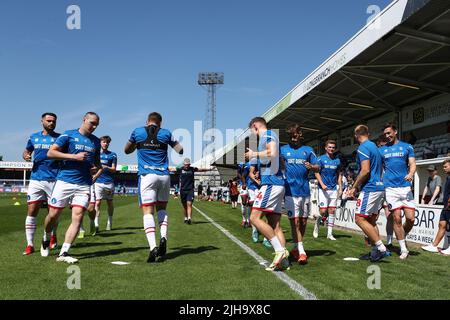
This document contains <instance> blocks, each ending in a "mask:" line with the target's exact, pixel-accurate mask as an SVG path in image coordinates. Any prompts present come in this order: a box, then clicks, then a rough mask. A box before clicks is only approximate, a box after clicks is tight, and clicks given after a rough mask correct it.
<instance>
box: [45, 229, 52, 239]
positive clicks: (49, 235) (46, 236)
mask: <svg viewBox="0 0 450 320" xmlns="http://www.w3.org/2000/svg"><path fill="white" fill-rule="evenodd" d="M51 236H52V233H51V232H49V233H47V232H45V230H44V238H43V240H44V241H50V237H51Z"/></svg>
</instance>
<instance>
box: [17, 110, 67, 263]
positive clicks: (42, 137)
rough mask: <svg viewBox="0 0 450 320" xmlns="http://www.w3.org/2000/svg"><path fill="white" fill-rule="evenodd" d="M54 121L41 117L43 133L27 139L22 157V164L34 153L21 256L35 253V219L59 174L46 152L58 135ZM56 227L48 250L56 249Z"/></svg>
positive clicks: (51, 117)
mask: <svg viewBox="0 0 450 320" xmlns="http://www.w3.org/2000/svg"><path fill="white" fill-rule="evenodd" d="M56 119H57V116H56V114H54V113H51V112H46V113H44V114H43V115H42V117H41V123H42V127H43V130H42V131H39V132H36V133H33V134H32V135H31V136H30V138H29V139H28V142H27V146H26V147H25V150H24V151H23V155H22V156H23V159H24V160H25V161H31V155H32V154H33V152H34V158H33V168H32V169H31V177H30V184H29V185H28V191H27V203H28V214H27V218H26V220H25V235H26V239H27V247H26V248H25V251H24V252H23V254H24V255H29V254H31V253H33V252H34V234H35V232H36V219H37V215H38V213H39V208H40V207H41V205H42V204H43V203H48V202H49V201H50V196H51V194H52V190H53V187H54V186H55V182H56V176H57V174H58V171H59V166H60V163H59V162H58V161H55V160H52V159H49V158H48V157H47V152H48V149H49V148H50V146H51V145H52V144H53V143H54V142H55V141H56V139H57V138H58V137H59V133H56V132H55V128H56ZM57 227H58V223H55V226H54V228H53V230H52V234H51V237H50V248H51V249H54V248H56V246H57V238H56V229H57Z"/></svg>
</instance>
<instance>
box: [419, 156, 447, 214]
mask: <svg viewBox="0 0 450 320" xmlns="http://www.w3.org/2000/svg"><path fill="white" fill-rule="evenodd" d="M427 170H428V173H429V175H430V177H429V178H428V181H427V184H426V186H425V188H424V189H423V193H422V201H421V202H420V203H421V204H429V205H434V204H437V203H441V202H442V200H443V195H442V192H441V190H442V179H441V177H440V176H438V174H437V168H436V166H435V165H434V164H431V165H429V166H428V168H427ZM427 200H429V201H427Z"/></svg>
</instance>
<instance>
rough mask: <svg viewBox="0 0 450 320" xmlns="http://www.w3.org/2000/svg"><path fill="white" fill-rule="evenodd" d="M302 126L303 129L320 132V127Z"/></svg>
mask: <svg viewBox="0 0 450 320" xmlns="http://www.w3.org/2000/svg"><path fill="white" fill-rule="evenodd" d="M300 128H302V129H304V130H309V131H314V132H320V130H318V129H313V128H308V127H300Z"/></svg>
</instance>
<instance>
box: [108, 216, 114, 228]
mask: <svg viewBox="0 0 450 320" xmlns="http://www.w3.org/2000/svg"><path fill="white" fill-rule="evenodd" d="M112 217H113V216H108V225H109V226H112Z"/></svg>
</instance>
